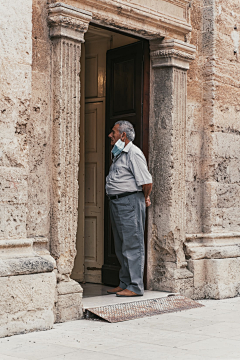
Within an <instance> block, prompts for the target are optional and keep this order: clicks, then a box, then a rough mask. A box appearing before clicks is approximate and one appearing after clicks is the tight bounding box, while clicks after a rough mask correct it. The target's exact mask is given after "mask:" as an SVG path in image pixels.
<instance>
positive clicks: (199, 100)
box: [186, 0, 240, 298]
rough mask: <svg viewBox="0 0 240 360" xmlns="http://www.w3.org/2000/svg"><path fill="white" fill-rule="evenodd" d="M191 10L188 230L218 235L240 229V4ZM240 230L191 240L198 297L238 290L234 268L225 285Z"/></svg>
mask: <svg viewBox="0 0 240 360" xmlns="http://www.w3.org/2000/svg"><path fill="white" fill-rule="evenodd" d="M191 14H192V16H191V19H192V26H193V32H192V35H191V42H192V43H193V44H195V45H196V46H197V49H198V51H197V56H196V60H195V61H194V62H193V64H192V66H191V68H190V70H189V73H188V116H187V178H186V181H187V218H186V221H187V225H186V227H187V233H188V234H196V235H197V234H201V233H205V234H211V233H216V234H218V238H219V239H220V238H223V237H224V234H226V233H228V232H231V231H234V232H236V233H238V234H239V235H240V233H239V225H240V222H239V215H238V214H239V206H240V197H239V123H240V122H239V121H240V112H239V96H240V92H239V81H240V77H239V70H240V64H239V60H238V54H239V44H238V41H237V37H238V36H237V35H239V29H238V24H239V16H240V4H239V2H237V1H234V0H232V1H228V2H227V3H226V2H225V1H220V0H219V1H218V0H216V1H214V0H209V1H205V2H202V1H194V2H193V3H192V13H191ZM234 51H235V52H234ZM239 235H238V236H237V235H236V236H235V242H234V244H227V243H225V244H224V245H223V244H222V243H221V242H220V241H219V240H217V241H215V243H210V242H211V241H212V240H211V238H210V237H209V238H208V240H204V241H202V244H201V245H200V246H199V244H198V245H197V246H195V244H194V241H193V242H192V241H188V242H187V243H186V256H187V258H188V259H190V260H189V262H188V264H189V269H190V270H191V271H193V272H194V289H195V290H194V291H195V296H197V297H205V296H206V297H211V296H212V297H214V298H221V297H227V296H235V295H237V288H238V285H237V281H238V280H237V278H235V277H234V275H233V273H229V278H228V281H229V289H230V290H229V291H227V281H226V278H225V276H227V275H226V271H227V270H226V267H227V266H229V269H232V268H234V267H235V270H234V271H238V272H239V270H237V266H238V265H237V264H238V260H237V258H238V257H239V245H240V236H239ZM199 259H203V260H201V261H200V260H199ZM213 259H214V260H213ZM216 259H222V260H218V261H217V260H216ZM224 259H228V260H226V261H225V260H224ZM196 260H198V261H196ZM215 260H216V261H215ZM190 264H193V265H191V266H190ZM199 264H201V266H200V265H199ZM216 264H217V265H216ZM226 264H227V265H226ZM221 271H222V272H223V273H222V276H221V275H220V274H221ZM201 272H202V273H201ZM208 272H209V274H211V277H212V278H211V280H209V279H210V275H208ZM227 273H228V272H227ZM204 276H205V278H204ZM208 276H209V277H208ZM199 279H202V280H201V281H202V283H201V281H200V280H199ZM198 281H200V283H201V284H202V285H201V286H200V285H199V283H198ZM204 281H205V282H206V285H203V283H204ZM209 281H210V284H209V285H207V283H208V282H209ZM200 288H201V290H200ZM196 294H197V295H196Z"/></svg>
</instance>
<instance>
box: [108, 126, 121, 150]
mask: <svg viewBox="0 0 240 360" xmlns="http://www.w3.org/2000/svg"><path fill="white" fill-rule="evenodd" d="M108 137H109V138H110V139H111V145H112V146H113V145H114V144H116V142H117V141H118V140H119V139H121V137H122V134H120V132H119V124H116V125H114V127H113V128H112V131H111V132H110V134H109V135H108Z"/></svg>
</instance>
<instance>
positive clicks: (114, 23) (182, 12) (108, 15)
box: [52, 0, 191, 40]
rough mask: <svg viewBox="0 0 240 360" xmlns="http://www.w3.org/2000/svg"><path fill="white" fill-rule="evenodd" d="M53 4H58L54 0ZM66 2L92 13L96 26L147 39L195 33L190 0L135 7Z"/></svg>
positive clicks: (125, 2)
mask: <svg viewBox="0 0 240 360" xmlns="http://www.w3.org/2000/svg"><path fill="white" fill-rule="evenodd" d="M52 2H57V1H55V0H53V1H52ZM65 3H67V4H70V5H72V6H74V7H79V8H81V9H84V10H88V11H90V12H91V13H92V15H93V22H94V23H97V24H99V25H105V26H108V27H113V28H115V29H119V30H123V31H127V32H129V33H131V34H134V35H137V36H143V37H145V38H147V39H154V38H157V39H158V38H161V37H164V36H165V37H167V38H177V39H179V40H184V37H185V36H186V35H187V34H188V33H189V31H190V30H191V26H190V24H189V22H188V18H189V2H188V0H180V1H175V0H171V1H167V2H165V1H162V0H158V1H151V2H146V1H144V0H137V1H136V2H135V1H134V4H131V1H129V0H121V1H120V2H114V1H109V0H99V1H97V2H95V1H92V0H66V1H65ZM169 15H170V16H169ZM173 16H174V17H175V18H173Z"/></svg>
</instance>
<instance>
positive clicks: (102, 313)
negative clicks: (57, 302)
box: [85, 295, 203, 323]
mask: <svg viewBox="0 0 240 360" xmlns="http://www.w3.org/2000/svg"><path fill="white" fill-rule="evenodd" d="M202 306H203V305H201V304H199V303H198V302H196V301H193V300H191V299H188V298H186V297H184V296H181V295H177V296H169V297H166V298H159V299H150V300H142V301H134V302H129V303H124V304H114V305H107V306H100V307H95V308H87V309H85V318H86V319H89V318H91V317H93V316H94V315H96V316H98V317H100V318H102V319H104V320H107V321H108V322H110V323H115V322H120V321H127V320H133V319H138V318H142V317H145V316H153V315H158V314H166V313H171V312H176V311H181V310H188V309H194V308H199V307H202Z"/></svg>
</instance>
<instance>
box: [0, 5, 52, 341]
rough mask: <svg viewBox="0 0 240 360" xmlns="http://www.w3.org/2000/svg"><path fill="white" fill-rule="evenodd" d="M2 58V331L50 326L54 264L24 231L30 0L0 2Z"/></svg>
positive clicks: (27, 189) (38, 242)
mask: <svg viewBox="0 0 240 360" xmlns="http://www.w3.org/2000/svg"><path fill="white" fill-rule="evenodd" d="M0 61H1V64H0V67H1V72H0V83H1V89H0V90H1V92H0V289H1V290H0V308H1V311H0V324H1V326H0V336H6V335H12V334H15V333H19V332H26V331H31V330H35V329H49V328H50V327H51V326H52V325H53V321H54V316H53V307H54V301H55V287H56V276H55V274H54V272H53V269H54V266H55V264H54V261H53V259H52V258H51V256H50V255H49V253H48V251H47V250H46V249H45V246H44V244H45V238H40V240H39V239H38V238H35V235H36V233H34V234H33V233H31V237H29V233H28V232H27V218H28V199H29V193H31V191H32V183H31V182H30V181H29V179H30V176H29V172H30V168H31V164H30V163H31V162H30V161H29V152H31V147H30V146H29V145H30V141H29V131H30V123H31V120H30V113H31V111H30V103H31V92H32V89H31V85H32V0H20V1H17V2H16V1H14V0H11V1H10V2H5V3H4V2H2V3H1V5H0ZM30 210H31V209H30Z"/></svg>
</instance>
